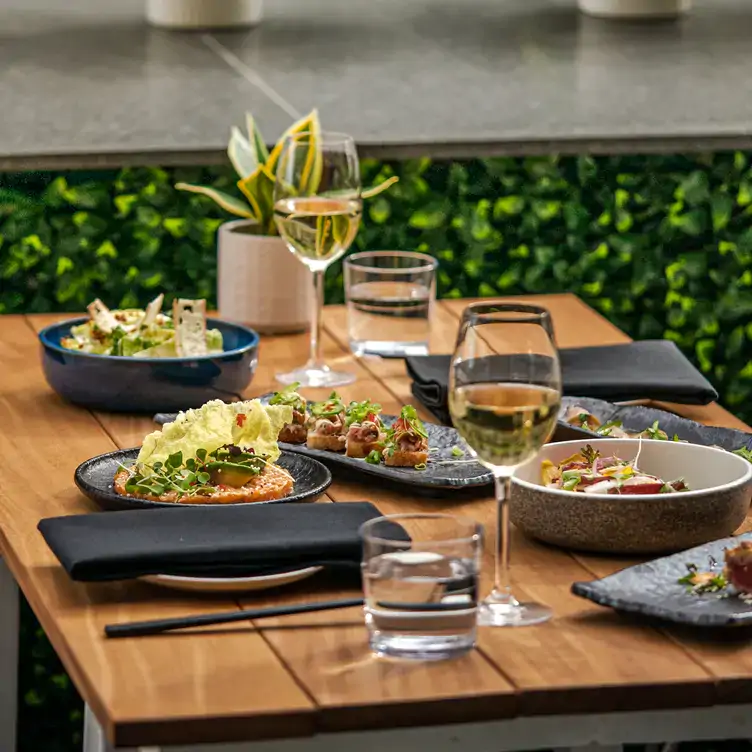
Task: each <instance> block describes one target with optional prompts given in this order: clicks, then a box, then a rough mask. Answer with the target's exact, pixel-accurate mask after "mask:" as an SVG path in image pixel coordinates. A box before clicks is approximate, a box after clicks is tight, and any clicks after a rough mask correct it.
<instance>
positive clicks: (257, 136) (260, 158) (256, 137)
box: [245, 112, 269, 164]
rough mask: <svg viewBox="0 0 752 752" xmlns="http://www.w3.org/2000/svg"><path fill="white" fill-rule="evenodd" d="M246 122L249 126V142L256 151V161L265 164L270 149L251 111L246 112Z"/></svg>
mask: <svg viewBox="0 0 752 752" xmlns="http://www.w3.org/2000/svg"><path fill="white" fill-rule="evenodd" d="M245 122H246V127H247V128H248V142H249V143H250V144H251V146H252V147H253V148H254V149H255V151H256V161H257V163H258V164H264V163H265V162H266V160H267V159H269V149H267V148H266V144H265V143H264V139H263V137H262V136H261V131H260V130H259V128H258V126H257V125H256V121H255V120H254V119H253V115H251V113H250V112H247V113H246V114H245Z"/></svg>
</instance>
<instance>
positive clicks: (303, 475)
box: [74, 449, 332, 510]
mask: <svg viewBox="0 0 752 752" xmlns="http://www.w3.org/2000/svg"><path fill="white" fill-rule="evenodd" d="M138 451H139V450H138V449H119V450H118V451H117V452H108V453H107V454H100V455H99V456H98V457H92V459H90V460H86V462H83V463H81V464H80V465H79V466H78V467H77V468H76V472H75V475H74V480H75V482H76V485H77V486H78V488H79V490H80V491H81V493H83V494H84V495H85V496H88V497H89V498H90V499H91V500H92V501H95V502H96V503H97V504H99V506H100V507H102V509H109V510H120V509H159V508H161V507H169V508H173V509H174V508H175V507H199V506H200V507H206V506H208V505H207V504H186V503H182V502H181V503H176V502H166V501H147V500H146V499H132V498H130V497H128V496H121V495H120V494H119V493H116V492H115V489H114V484H113V480H114V478H115V473H116V472H117V469H118V467H119V466H120V464H121V463H125V462H127V461H130V460H134V459H136V457H137V456H138ZM277 464H278V465H279V466H280V467H283V468H284V469H285V470H287V471H288V472H289V473H290V474H291V475H292V477H293V478H294V479H295V486H294V487H293V492H292V493H291V494H290V495H289V496H285V497H284V498H283V499H275V500H274V501H255V502H253V504H280V503H284V502H287V501H309V500H312V499H315V498H316V497H317V496H320V495H321V494H322V493H324V491H326V489H327V488H329V485H330V484H331V482H332V474H331V473H330V472H329V470H328V469H327V468H326V467H324V466H323V465H322V464H321V463H320V462H317V461H316V460H315V459H312V458H310V457H304V456H302V455H300V454H294V453H292V452H285V451H283V452H282V456H281V457H280V458H279V460H278V461H277ZM211 506H217V507H221V506H224V505H222V504H215V505H211ZM233 506H238V505H237V504H233Z"/></svg>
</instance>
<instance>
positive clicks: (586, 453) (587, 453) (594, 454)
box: [580, 444, 601, 464]
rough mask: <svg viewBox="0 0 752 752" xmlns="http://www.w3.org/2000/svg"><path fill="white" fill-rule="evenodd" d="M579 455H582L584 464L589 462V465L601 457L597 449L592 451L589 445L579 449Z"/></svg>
mask: <svg viewBox="0 0 752 752" xmlns="http://www.w3.org/2000/svg"><path fill="white" fill-rule="evenodd" d="M580 454H581V455H582V457H583V459H584V460H585V462H589V463H591V464H592V463H593V462H595V461H596V460H597V459H598V457H600V456H601V453H600V452H599V451H598V450H597V449H593V447H591V446H590V444H588V445H587V446H586V447H585V448H584V449H581V450H580Z"/></svg>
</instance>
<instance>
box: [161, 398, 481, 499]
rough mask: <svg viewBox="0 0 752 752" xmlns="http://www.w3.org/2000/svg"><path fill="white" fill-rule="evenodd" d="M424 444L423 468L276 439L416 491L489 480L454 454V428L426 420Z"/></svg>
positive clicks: (164, 419)
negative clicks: (426, 450) (426, 458)
mask: <svg viewBox="0 0 752 752" xmlns="http://www.w3.org/2000/svg"><path fill="white" fill-rule="evenodd" d="M271 397H272V395H271V394H265V395H263V396H262V397H260V398H259V399H260V400H261V401H262V402H266V401H268V400H269V399H271ZM381 417H382V419H383V421H384V424H385V425H387V426H390V425H391V424H392V422H393V421H395V420H396V416H394V415H382V416H381ZM174 419H175V415H174V414H171V413H159V414H157V415H155V416H154V420H155V421H156V422H157V423H159V424H160V425H164V424H165V423H170V422H171V421H173V420H174ZM425 426H426V433H428V446H429V447H430V448H431V449H433V450H435V451H432V452H431V453H430V454H429V462H428V467H427V468H426V469H425V470H415V469H414V468H412V467H387V466H386V465H384V464H381V465H371V464H369V463H368V462H366V461H365V460H359V459H355V458H353V457H345V455H344V454H340V453H338V452H325V451H323V450H321V449H309V448H308V447H307V446H306V445H305V444H287V443H286V442H283V441H280V442H279V446H280V447H281V448H282V449H284V450H285V451H288V452H295V453H296V454H300V455H303V456H304V457H312V458H313V459H316V460H318V461H319V462H323V463H324V464H325V465H327V467H331V468H333V469H336V470H340V471H344V472H346V473H349V474H350V475H352V476H361V477H360V480H361V481H362V480H363V477H362V476H370V477H373V478H379V479H381V480H382V481H387V483H388V484H390V485H396V486H402V487H403V490H404V486H409V487H410V488H412V489H415V490H416V491H417V492H421V491H424V492H435V491H441V490H442V489H444V490H447V489H451V490H452V491H455V490H459V489H468V490H469V491H472V490H474V489H478V488H479V487H483V488H485V487H486V486H488V485H490V484H492V483H493V476H492V475H491V473H490V472H489V471H488V470H486V468H484V467H483V466H482V465H481V464H479V463H478V462H470V461H468V460H469V459H470V457H469V454H465V456H464V457H459V458H458V457H454V456H453V455H452V448H453V447H455V446H459V447H464V442H463V441H462V439H461V438H460V436H459V434H458V433H457V431H456V430H455V429H454V428H449V427H447V426H440V425H437V424H436V423H426V424H425Z"/></svg>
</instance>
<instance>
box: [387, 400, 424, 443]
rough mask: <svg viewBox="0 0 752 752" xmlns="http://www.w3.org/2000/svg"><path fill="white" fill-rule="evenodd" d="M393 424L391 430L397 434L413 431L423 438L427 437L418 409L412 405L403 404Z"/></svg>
mask: <svg viewBox="0 0 752 752" xmlns="http://www.w3.org/2000/svg"><path fill="white" fill-rule="evenodd" d="M394 425H395V427H394V428H393V430H394V431H395V432H396V433H398V434H401V433H407V432H409V431H413V432H414V433H417V434H418V436H420V437H422V438H424V439H427V438H428V434H427V433H426V429H425V427H424V425H423V422H422V421H421V419H420V418H419V417H418V411H417V410H416V409H415V408H414V407H413V406H412V405H405V406H404V407H403V408H402V410H401V411H400V414H399V418H397V420H396V421H394Z"/></svg>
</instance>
